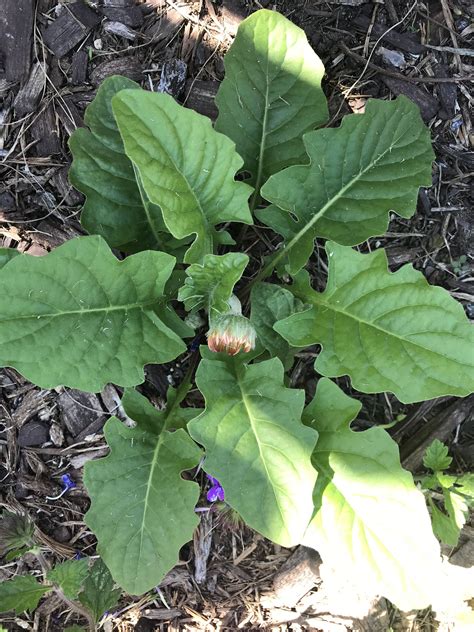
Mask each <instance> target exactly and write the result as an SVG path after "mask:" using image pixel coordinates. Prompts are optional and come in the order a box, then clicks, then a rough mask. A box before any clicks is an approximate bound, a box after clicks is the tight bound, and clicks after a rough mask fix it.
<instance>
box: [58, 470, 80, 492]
mask: <svg viewBox="0 0 474 632" xmlns="http://www.w3.org/2000/svg"><path fill="white" fill-rule="evenodd" d="M61 481H62V483H63V485H64V491H65V492H66V491H67V490H68V489H74V487H77V485H76V483H75V482H74V481H73V480H72V478H71V477H70V476H69V474H63V475H62V476H61Z"/></svg>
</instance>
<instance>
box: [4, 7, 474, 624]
mask: <svg viewBox="0 0 474 632" xmlns="http://www.w3.org/2000/svg"><path fill="white" fill-rule="evenodd" d="M262 7H267V8H276V9H277V10H279V11H281V12H282V13H283V14H285V15H287V16H288V17H289V19H291V20H293V21H294V22H295V23H296V24H298V25H299V26H301V27H302V28H304V30H305V31H306V33H307V36H308V39H309V41H310V42H311V44H312V45H313V47H314V49H315V50H316V51H317V52H318V54H319V55H320V57H321V58H322V60H323V62H324V63H325V66H326V73H327V75H326V78H325V81H324V89H325V93H326V95H327V96H328V100H329V108H330V117H331V120H330V125H337V124H339V122H340V120H341V119H342V117H343V116H344V115H345V114H347V113H349V112H351V111H355V110H356V109H357V107H360V106H361V104H362V106H363V103H364V101H365V99H367V98H369V97H379V98H384V97H390V96H392V95H398V94H405V95H406V96H408V97H409V98H410V99H412V100H413V101H414V102H415V103H417V104H418V105H419V107H420V111H421V113H422V116H423V118H424V120H425V122H426V123H427V125H429V127H430V129H431V133H432V138H433V144H434V149H435V152H436V161H435V163H434V171H433V186H432V187H431V188H429V189H426V190H425V189H424V190H422V191H421V192H420V197H419V205H418V211H417V213H416V215H415V216H414V217H413V218H412V219H410V220H406V219H403V218H400V217H393V219H392V221H391V224H390V228H389V231H388V232H387V234H386V235H385V236H383V237H379V238H374V239H371V240H369V241H368V242H367V243H366V244H364V245H363V246H362V247H361V248H362V250H370V249H371V248H373V247H379V246H381V245H382V246H384V247H385V248H386V250H387V253H388V257H389V262H390V266H391V268H392V269H393V270H395V269H397V268H398V267H400V266H401V265H403V264H405V263H412V264H413V265H414V266H415V267H416V268H417V269H419V270H422V271H423V273H424V275H425V276H426V277H427V279H428V281H429V282H430V283H432V284H437V285H441V286H443V287H445V288H446V289H447V290H448V291H449V292H450V293H451V294H452V296H454V297H455V298H456V299H457V300H459V301H460V302H461V303H462V305H463V306H464V308H465V310H466V313H467V314H468V316H469V317H470V318H474V274H473V272H474V266H473V261H474V205H473V199H472V197H473V191H472V172H473V170H474V169H473V168H474V153H473V152H472V143H473V140H474V135H473V130H472V122H471V118H470V111H471V110H472V105H473V97H472V94H471V92H470V89H471V87H472V81H473V80H474V66H473V64H472V56H473V52H472V47H471V48H470V45H471V44H472V36H473V33H474V27H473V25H472V17H473V13H474V10H473V8H472V5H470V3H469V2H468V1H467V0H439V1H438V0H435V1H433V2H429V3H418V2H416V1H415V2H410V1H409V0H408V1H407V0H385V2H384V3H380V2H364V0H327V1H322V0H321V2H319V1H310V0H296V1H294V2H292V1H290V0H281V1H277V2H270V1H268V0H266V1H265V0H261V1H260V2H257V1H256V0H255V1H252V0H217V1H211V0H196V1H192V0H190V1H187V2H185V1H182V0H149V1H148V2H147V3H146V4H145V3H141V2H135V1H134V0H99V1H96V2H87V3H86V2H84V1H82V0H78V1H67V2H66V1H64V2H59V1H58V0H3V2H2V9H1V13H0V247H2V246H3V247H9V248H17V249H18V250H20V251H21V252H28V253H29V254H32V255H43V254H46V253H47V252H49V251H50V250H51V249H53V248H55V247H56V246H58V245H60V244H61V243H63V242H64V241H66V240H67V239H70V238H72V237H74V236H77V235H81V234H84V231H83V229H82V228H81V225H80V223H79V217H80V209H81V206H82V203H83V196H82V195H81V194H80V193H79V192H78V191H76V190H74V189H73V188H72V186H71V185H70V184H69V182H68V178H67V174H68V169H69V166H70V162H71V156H70V152H69V150H68V145H67V143H68V139H69V136H70V134H71V133H72V132H73V130H74V129H76V128H77V127H78V126H82V125H84V122H83V116H84V109H85V107H86V106H87V105H88V104H89V103H90V102H91V101H92V99H93V98H94V95H95V93H96V90H97V87H98V86H99V85H100V83H101V82H102V81H103V80H104V79H105V78H106V77H108V76H110V75H113V74H121V75H125V76H127V77H129V78H131V79H133V80H135V81H138V82H140V83H141V84H142V85H143V86H144V87H146V88H148V89H151V90H157V89H159V90H164V91H167V92H169V93H170V94H172V95H173V96H174V97H175V98H177V99H178V100H179V101H180V102H181V103H183V104H185V105H186V106H187V107H190V108H193V109H195V110H196V111H198V112H200V113H202V114H205V115H207V116H209V117H210V118H212V119H214V118H215V117H216V115H217V110H216V107H215V104H214V96H215V94H216V91H217V88H218V86H219V82H220V81H221V80H222V78H223V73H224V66H223V55H224V53H225V52H226V50H227V49H228V47H229V45H230V43H231V42H232V38H233V35H234V34H235V32H236V29H237V26H238V24H239V22H240V21H241V19H243V18H244V17H246V16H247V15H249V14H250V13H251V12H253V11H255V10H257V9H259V8H262ZM313 265H314V272H315V278H324V275H321V274H317V272H318V269H317V265H318V264H317V262H315V263H314V264H313ZM312 362H313V358H312V357H309V356H308V355H305V354H300V355H299V356H298V359H297V362H296V365H295V368H294V370H293V373H292V385H293V386H295V387H304V388H306V392H307V395H308V397H311V396H312V395H313V394H314V390H315V386H316V376H315V374H314V371H313V369H312ZM180 374H181V370H180V367H177V366H176V365H170V366H166V365H165V366H160V367H150V368H149V369H148V371H147V381H146V383H145V386H144V392H145V393H146V394H147V396H148V397H149V398H150V399H151V401H153V402H154V403H155V404H157V405H160V404H162V402H163V397H164V395H165V392H166V389H167V387H168V385H169V384H170V383H173V382H179V376H180ZM339 383H340V385H341V386H342V387H343V388H344V389H345V390H346V392H348V393H349V394H351V388H350V384H349V383H348V382H347V381H346V380H344V379H341V380H339ZM357 397H358V398H359V399H361V400H362V401H363V402H364V409H363V411H364V412H363V413H362V417H361V419H360V427H361V428H365V427H370V426H371V425H373V424H374V423H391V422H393V421H395V420H398V423H397V424H396V425H395V426H394V427H393V428H392V429H391V431H390V432H391V433H392V436H393V437H394V438H395V439H396V440H397V442H398V443H399V444H400V450H401V456H402V461H403V463H404V465H405V466H406V467H407V468H408V469H410V470H411V471H413V472H417V471H419V470H420V468H421V467H422V454H423V452H424V450H425V448H426V447H427V445H429V444H430V443H431V441H432V440H433V439H434V438H439V439H441V440H442V441H445V442H447V443H448V444H449V445H450V450H451V454H452V455H453V457H454V464H453V468H454V469H455V470H456V471H457V472H465V471H469V470H472V468H473V465H474V451H473V445H474V413H473V410H474V399H473V398H472V397H471V398H466V399H464V400H463V399H456V398H452V397H444V398H439V399H437V400H432V401H429V402H425V403H421V404H416V405H410V406H406V405H403V404H400V403H399V402H398V401H397V400H396V399H395V398H394V397H393V396H391V395H389V394H388V395H383V394H382V395H379V396H370V397H368V396H364V395H361V394H360V393H358V394H357ZM119 401H120V390H119V389H115V388H114V387H113V386H108V387H107V388H106V389H104V391H103V392H102V393H99V394H84V393H81V392H78V391H74V390H73V389H68V388H58V389H55V390H53V391H44V390H41V389H39V388H37V387H35V386H33V385H32V384H30V383H28V382H26V381H25V380H24V379H23V378H22V377H21V376H20V375H19V374H18V373H16V372H15V371H14V370H11V369H4V370H2V371H0V455H1V458H0V506H3V507H10V508H11V509H15V508H19V507H21V508H23V509H24V510H27V511H28V512H29V514H30V515H31V516H32V517H33V518H34V520H35V523H36V525H37V536H38V537H39V538H40V541H41V542H43V544H44V546H45V548H46V550H47V553H46V555H47V556H48V557H49V559H50V561H51V562H54V561H59V560H62V559H65V558H68V557H71V556H73V555H74V554H75V553H77V552H80V553H81V554H83V555H93V554H94V553H95V539H94V536H93V534H91V533H90V531H89V530H88V529H87V527H86V526H85V524H84V522H83V516H84V513H85V512H86V511H87V508H88V498H87V494H86V491H85V489H84V487H83V484H82V482H81V481H82V467H83V465H84V463H85V462H86V461H87V460H89V459H91V458H94V457H96V456H100V455H103V454H105V453H106V447H105V442H104V439H103V436H102V434H101V432H102V428H103V425H104V423H105V421H106V420H107V419H108V418H109V417H110V416H111V415H113V414H116V413H117V410H118V405H119ZM65 472H68V473H69V474H70V475H71V476H72V478H73V479H74V480H75V482H76V483H77V487H76V488H75V489H73V490H71V491H69V492H68V493H67V494H65V495H63V496H62V497H61V498H59V499H57V500H50V499H48V498H54V497H55V496H57V495H58V494H59V493H60V491H61V489H62V488H61V484H60V476H61V474H63V473H65ZM204 515H205V518H204V517H203V523H202V524H201V527H200V529H199V530H198V532H197V535H196V538H195V541H194V543H191V544H190V545H189V546H187V547H185V548H184V549H183V550H182V551H181V556H180V557H181V562H180V564H179V565H178V566H177V567H176V568H175V569H174V570H173V571H172V572H171V573H170V575H169V576H167V578H166V579H165V581H164V582H163V583H162V584H161V585H160V587H159V589H158V590H157V591H156V594H147V595H145V596H144V597H142V598H141V599H139V598H133V597H127V596H124V597H123V598H122V600H121V602H120V604H119V606H118V607H117V610H116V612H114V613H111V614H110V615H109V617H108V619H106V620H105V622H104V624H103V626H104V629H105V630H107V631H109V630H121V631H128V630H138V631H139V632H146V631H148V630H170V631H172V630H176V631H177V630H206V631H207V630H209V631H210V630H216V631H218V630H219V631H221V630H222V631H224V630H238V629H243V630H262V629H268V630H281V631H283V630H294V631H297V630H340V631H341V632H343V631H344V630H349V629H360V630H363V629H366V630H377V629H379V628H378V627H377V625H378V624H376V623H374V621H375V620H374V619H368V620H366V621H365V622H364V621H362V620H361V619H360V618H357V617H354V618H353V619H352V620H350V621H347V620H343V619H340V618H339V619H337V617H334V616H333V617H332V619H331V617H328V616H326V615H327V613H326V615H325V614H324V613H321V612H319V613H318V611H317V608H316V611H315V608H314V607H313V609H312V610H311V607H310V605H308V604H309V602H308V600H307V598H306V601H304V600H303V601H299V602H298V603H297V604H296V605H292V606H291V607H288V606H285V604H283V606H282V605H280V606H276V605H275V603H277V602H275V601H273V602H272V595H273V597H274V596H275V591H277V588H278V586H281V585H282V582H283V584H284V583H285V580H284V578H285V577H287V575H285V574H283V576H282V575H281V572H282V568H283V569H284V573H285V572H287V571H288V568H289V569H290V571H291V568H292V564H293V562H288V560H290V559H293V560H294V559H295V558H290V556H291V555H292V552H291V551H288V550H283V549H281V548H280V547H277V546H275V545H273V544H271V543H269V542H268V541H266V540H264V539H263V538H261V537H260V536H258V535H257V534H255V533H253V532H252V531H250V530H249V529H247V528H245V527H243V526H242V525H239V524H237V525H236V524H234V523H232V521H231V520H229V518H228V516H225V515H221V514H217V513H216V514H214V513H212V512H210V513H206V514H203V516H204ZM206 521H207V522H206ZM471 533H472V525H471ZM209 538H210V539H211V540H212V541H209ZM285 562H286V564H287V566H286V567H285V566H284V564H285ZM295 563H296V562H295ZM305 563H306V562H305ZM308 563H309V562H308ZM288 564H289V566H288ZM293 567H294V564H293ZM198 568H199V576H198V577H197V572H196V571H197V569H198ZM298 568H299V567H298ZM285 569H286V570H285ZM12 570H18V572H20V573H25V572H36V570H37V569H36V566H35V561H34V559H30V557H29V556H28V555H27V556H24V557H23V558H22V559H21V560H20V561H18V562H17V561H15V562H13V563H11V562H10V563H8V564H7V563H5V564H3V565H2V566H0V580H1V579H6V578H7V577H9V576H10V575H11V573H12ZM288 572H289V571H288ZM315 572H316V571H315ZM316 574H317V573H316ZM282 577H283V579H282ZM197 579H198V580H199V581H197ZM314 583H316V580H315V582H314ZM316 593H317V590H316V589H314V588H313V590H312V591H310V593H309V594H310V595H311V594H313V595H314V594H316ZM262 595H264V596H265V595H266V600H265V598H262ZM313 605H314V604H313ZM384 617H386V618H385V619H384V621H385V623H384V625H391V626H392V628H393V629H394V630H395V629H400V630H405V629H419V630H432V629H435V627H434V626H435V624H434V622H433V619H432V617H430V615H429V613H421V614H417V615H415V617H414V618H413V621H411V622H408V623H407V620H406V619H403V620H402V619H401V615H400V613H397V611H396V610H395V609H393V608H392V607H391V606H390V605H388V606H385V607H384ZM387 617H388V618H387ZM0 621H2V622H3V625H6V627H7V629H8V630H21V629H28V630H39V631H40V632H42V631H49V630H51V631H56V630H63V629H64V627H65V625H66V622H67V623H69V624H71V623H73V622H74V621H75V620H74V616H71V613H70V612H68V611H67V609H65V607H64V605H60V604H59V603H58V602H57V601H56V600H55V598H54V597H51V598H46V599H45V600H44V601H43V602H42V604H41V605H40V607H39V608H38V609H37V611H36V612H35V613H32V614H31V615H30V616H29V615H27V614H24V615H22V616H20V617H16V618H15V617H12V616H10V617H8V616H4V617H3V618H0ZM412 625H413V626H414V627H413V628H412V627H411V626H412ZM331 626H333V627H331ZM380 629H381V630H382V629H383V627H380Z"/></svg>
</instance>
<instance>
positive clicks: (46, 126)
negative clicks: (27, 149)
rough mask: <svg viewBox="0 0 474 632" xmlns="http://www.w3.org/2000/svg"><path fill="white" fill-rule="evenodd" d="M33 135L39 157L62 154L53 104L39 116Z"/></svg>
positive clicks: (32, 131)
mask: <svg viewBox="0 0 474 632" xmlns="http://www.w3.org/2000/svg"><path fill="white" fill-rule="evenodd" d="M31 135H32V136H33V138H34V139H35V140H36V141H37V143H36V145H35V153H36V155H37V156H54V155H55V154H59V153H61V142H60V139H59V129H58V126H57V122H56V115H55V112H54V106H53V104H52V103H50V104H49V105H48V106H47V107H46V108H44V109H43V110H42V111H41V112H40V113H39V114H38V116H37V118H36V120H35V124H34V125H32V127H31Z"/></svg>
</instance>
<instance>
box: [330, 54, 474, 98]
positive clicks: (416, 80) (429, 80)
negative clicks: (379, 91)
mask: <svg viewBox="0 0 474 632" xmlns="http://www.w3.org/2000/svg"><path fill="white" fill-rule="evenodd" d="M339 48H341V49H342V50H343V51H344V52H345V53H347V55H350V57H353V58H354V59H356V60H357V61H358V62H360V63H361V64H365V66H366V67H368V68H372V70H376V71H377V72H379V73H381V74H382V75H387V77H394V78H395V79H400V80H401V81H409V82H411V83H459V82H463V81H474V75H466V76H465V77H409V76H406V75H402V74H401V73H399V72H395V71H394V70H388V69H387V68H382V67H381V66H378V65H377V64H374V63H372V62H366V60H365V59H364V58H363V57H362V56H361V55H358V54H357V53H354V51H352V50H351V49H350V48H348V46H346V44H344V42H339ZM364 72H365V69H364ZM354 85H355V84H354ZM353 87H354V86H353ZM353 87H352V88H351V90H352V89H353Z"/></svg>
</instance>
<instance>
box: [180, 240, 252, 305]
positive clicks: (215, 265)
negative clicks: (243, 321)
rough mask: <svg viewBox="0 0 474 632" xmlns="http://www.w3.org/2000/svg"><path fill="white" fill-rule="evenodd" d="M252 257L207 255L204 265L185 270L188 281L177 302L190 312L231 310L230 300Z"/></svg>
mask: <svg viewBox="0 0 474 632" xmlns="http://www.w3.org/2000/svg"><path fill="white" fill-rule="evenodd" d="M248 261H249V258H248V256H247V255H244V254H242V253H239V252H228V253H227V254H225V255H206V256H205V257H204V259H203V263H202V265H201V264H199V263H193V264H192V265H191V266H189V268H188V269H187V270H186V275H187V278H186V280H185V283H184V286H183V287H182V288H181V289H180V290H179V294H178V300H179V301H182V302H183V303H184V305H185V307H186V309H187V310H188V311H191V310H192V311H196V310H198V309H202V308H205V309H207V310H208V312H209V314H212V313H213V312H218V313H223V312H227V311H229V305H228V301H229V298H230V296H231V294H232V290H233V289H234V285H235V284H236V283H237V281H238V280H239V279H240V277H241V276H242V274H243V273H244V270H245V268H246V266H247V264H248Z"/></svg>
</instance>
